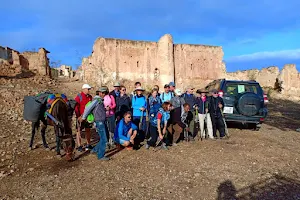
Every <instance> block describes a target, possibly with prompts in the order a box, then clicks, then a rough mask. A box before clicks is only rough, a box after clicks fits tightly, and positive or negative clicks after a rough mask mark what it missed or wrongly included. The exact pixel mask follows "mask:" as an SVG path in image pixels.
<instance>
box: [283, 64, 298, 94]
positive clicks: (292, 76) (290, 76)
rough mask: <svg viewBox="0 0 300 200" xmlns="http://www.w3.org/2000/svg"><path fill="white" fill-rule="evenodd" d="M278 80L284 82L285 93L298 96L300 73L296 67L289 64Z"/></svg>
mask: <svg viewBox="0 0 300 200" xmlns="http://www.w3.org/2000/svg"><path fill="white" fill-rule="evenodd" d="M278 79H279V80H280V81H282V83H283V84H282V87H283V93H284V94H291V95H298V96H299V93H300V73H299V72H298V70H297V68H296V65H294V64H287V65H284V67H283V69H282V71H281V73H280V75H279V77H278Z"/></svg>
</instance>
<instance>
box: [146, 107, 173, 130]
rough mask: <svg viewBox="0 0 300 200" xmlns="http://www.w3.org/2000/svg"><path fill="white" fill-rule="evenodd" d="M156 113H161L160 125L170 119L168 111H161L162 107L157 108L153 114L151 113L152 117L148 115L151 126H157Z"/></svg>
mask: <svg viewBox="0 0 300 200" xmlns="http://www.w3.org/2000/svg"><path fill="white" fill-rule="evenodd" d="M158 113H161V114H162V120H161V125H163V124H164V123H165V122H166V121H168V120H169V119H170V113H168V112H165V111H163V110H162V108H159V110H158V111H157V112H156V113H155V114H154V115H152V118H151V116H150V123H151V125H152V126H155V127H157V115H158Z"/></svg>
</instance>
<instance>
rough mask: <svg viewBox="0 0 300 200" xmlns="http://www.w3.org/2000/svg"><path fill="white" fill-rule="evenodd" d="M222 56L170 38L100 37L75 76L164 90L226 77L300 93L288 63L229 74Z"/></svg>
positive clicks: (297, 76) (214, 49)
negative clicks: (252, 80)
mask: <svg viewBox="0 0 300 200" xmlns="http://www.w3.org/2000/svg"><path fill="white" fill-rule="evenodd" d="M223 56H224V53H223V50H222V47H221V46H209V45H192V44H174V43H173V38H172V36H171V35H169V34H166V35H164V36H162V37H161V38H160V39H159V41H158V42H146V41H131V40H121V39H111V38H102V37H99V38H97V39H96V41H95V43H94V46H93V51H92V55H90V56H89V57H87V58H83V60H82V65H81V67H80V68H79V70H77V72H76V76H77V78H79V79H81V80H84V81H86V82H89V83H91V84H95V85H101V84H106V85H108V86H112V84H113V82H114V81H121V82H122V81H131V82H135V81H141V82H142V83H143V86H144V87H147V86H153V85H154V84H157V85H159V86H160V87H161V88H162V87H163V85H164V84H166V83H169V82H170V81H175V83H176V86H177V88H180V89H182V90H184V89H185V87H186V86H187V85H191V84H192V85H194V86H195V87H197V88H201V87H204V86H206V85H207V84H208V83H209V82H211V81H213V80H215V79H221V78H227V79H233V80H251V79H254V80H256V81H258V82H259V83H260V84H261V85H262V86H263V87H270V88H274V87H275V85H276V84H277V83H278V82H280V83H281V84H282V87H283V89H284V92H285V93H289V92H295V91H298V92H300V74H299V72H298V71H297V69H296V66H295V65H294V64H287V65H285V66H284V67H283V69H282V70H280V69H279V68H278V67H268V68H263V69H262V70H245V71H237V72H234V73H227V72H226V66H225V63H224V62H223ZM126 86H127V87H131V88H132V86H129V85H126Z"/></svg>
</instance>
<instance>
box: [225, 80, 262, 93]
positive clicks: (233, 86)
mask: <svg viewBox="0 0 300 200" xmlns="http://www.w3.org/2000/svg"><path fill="white" fill-rule="evenodd" d="M224 92H225V95H234V96H236V95H238V94H242V93H244V92H253V93H255V94H258V95H262V90H261V88H260V86H259V85H258V84H243V83H242V84H238V83H227V84H226V87H225V91H224Z"/></svg>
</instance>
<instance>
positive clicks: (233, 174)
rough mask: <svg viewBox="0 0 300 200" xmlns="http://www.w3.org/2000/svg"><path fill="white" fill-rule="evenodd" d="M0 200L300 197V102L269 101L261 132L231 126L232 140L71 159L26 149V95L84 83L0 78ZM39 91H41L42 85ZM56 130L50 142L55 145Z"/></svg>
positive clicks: (73, 90)
mask: <svg viewBox="0 0 300 200" xmlns="http://www.w3.org/2000/svg"><path fill="white" fill-rule="evenodd" d="M0 83H1V84H0V85H1V86H0V101H1V102H0V160H1V164H0V179H1V180H0V199H300V172H299V166H300V156H299V155H300V146H299V141H300V133H298V132H295V131H294V130H295V129H296V128H299V127H298V126H300V123H299V122H300V120H299V112H300V104H297V103H295V102H292V101H288V100H276V99H271V103H270V106H269V109H270V116H269V117H268V119H267V120H266V122H265V124H264V125H263V126H262V128H261V130H260V131H252V130H249V129H245V128H242V129H240V128H241V127H238V126H236V125H231V126H230V128H229V133H230V138H229V139H227V140H221V141H207V140H204V141H196V142H192V143H180V144H179V145H178V146H176V147H171V148H170V149H169V150H168V151H163V150H159V151H156V152H155V151H153V150H152V149H151V150H146V149H144V148H142V149H140V150H138V151H127V150H122V151H119V152H118V151H116V150H113V151H111V152H107V153H108V155H110V156H111V158H112V160H111V161H109V162H101V161H98V160H97V158H96V156H95V155H90V154H88V153H84V154H78V153H76V158H77V159H76V160H75V161H73V162H66V161H65V160H64V159H63V158H61V159H59V158H57V157H56V156H55V152H53V151H46V150H44V149H43V148H42V147H41V138H40V134H37V136H36V149H34V150H32V151H28V143H29V139H30V124H28V123H26V122H24V121H23V119H22V106H23V105H22V104H23V102H22V99H23V97H24V95H28V94H35V93H37V92H38V91H41V90H44V89H46V88H50V89H56V90H57V91H61V90H62V89H63V90H64V91H67V92H66V93H67V95H68V96H75V95H76V93H77V90H76V89H77V88H79V89H80V85H81V83H78V82H72V83H70V82H62V81H59V82H57V81H52V80H48V79H47V80H46V79H39V78H28V79H0ZM37 86H39V87H37ZM54 138H55V137H54V134H53V128H52V127H50V128H48V130H47V140H48V142H49V144H50V146H51V147H53V148H54V146H55V140H54Z"/></svg>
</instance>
